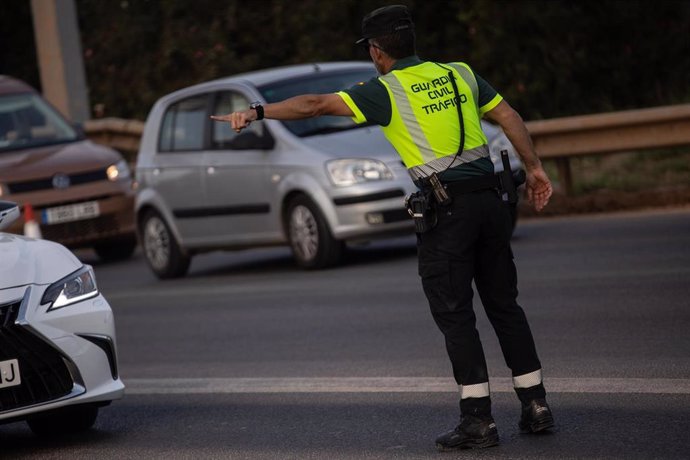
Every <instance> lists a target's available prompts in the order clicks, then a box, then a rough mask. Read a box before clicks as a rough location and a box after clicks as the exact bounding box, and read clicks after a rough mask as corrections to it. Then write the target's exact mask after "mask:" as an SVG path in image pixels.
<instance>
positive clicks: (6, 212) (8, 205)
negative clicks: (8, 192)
mask: <svg viewBox="0 0 690 460" xmlns="http://www.w3.org/2000/svg"><path fill="white" fill-rule="evenodd" d="M19 214H20V213H19V206H18V205H17V203H13V202H11V201H0V230H4V229H6V228H8V227H9V226H10V224H11V223H12V222H14V221H15V220H17V218H18V217H19Z"/></svg>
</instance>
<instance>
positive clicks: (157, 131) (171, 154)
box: [135, 62, 509, 278]
mask: <svg viewBox="0 0 690 460" xmlns="http://www.w3.org/2000/svg"><path fill="white" fill-rule="evenodd" d="M374 75H376V71H375V69H374V67H373V65H372V64H371V63H365V62H341V63H327V64H309V65H298V66H289V67H282V68H276V69H271V70H264V71H258V72H252V73H246V74H241V75H236V76H233V77H229V78H224V79H221V80H215V81H211V82H207V83H203V84H199V85H195V86H192V87H189V88H185V89H182V90H179V91H176V92H174V93H172V94H169V95H167V96H165V97H163V98H161V99H160V100H158V101H157V102H156V104H155V105H154V106H153V108H152V109H151V112H150V114H149V116H148V119H147V121H146V127H145V129H144V134H143V136H142V140H141V146H140V151H139V155H138V158H137V166H136V180H137V182H138V191H137V197H136V205H135V207H136V215H137V229H138V233H139V237H140V241H141V243H142V245H143V249H144V254H145V256H146V260H147V262H148V264H149V266H150V267H151V269H152V270H153V272H154V273H155V274H156V275H157V276H158V277H160V278H171V277H176V276H182V275H184V274H185V273H186V271H187V269H188V267H189V263H190V258H191V256H193V255H194V254H198V253H201V252H205V251H211V250H216V249H238V248H248V247H257V246H268V245H282V244H289V245H290V247H291V249H292V252H293V254H294V257H295V259H296V261H297V263H298V264H299V265H300V266H301V267H304V268H322V267H327V266H331V265H335V264H337V263H338V262H339V260H340V259H341V256H342V254H343V250H344V248H345V244H346V242H352V241H367V240H371V239H374V238H381V237H389V236H394V235H400V234H409V233H411V232H412V230H413V225H412V220H411V219H410V217H409V215H408V213H407V211H406V209H405V208H404V205H403V201H404V197H405V195H407V194H408V193H410V192H413V191H415V190H416V189H415V186H414V185H413V184H412V181H411V179H410V177H409V175H408V173H407V171H406V169H405V167H404V165H403V163H402V162H401V160H400V158H399V156H398V155H397V154H396V153H395V151H394V150H393V148H392V147H391V145H390V144H389V143H388V141H387V140H386V139H385V137H384V136H383V133H382V132H381V130H380V129H379V128H378V127H377V126H367V125H357V124H355V123H354V122H353V121H352V120H350V119H349V118H345V117H334V116H324V117H319V118H314V119H308V120H299V121H277V120H264V121H262V122H255V123H252V125H251V126H250V127H249V128H248V129H246V130H244V131H242V133H240V134H237V133H235V132H234V131H233V130H232V129H231V128H230V126H229V124H227V123H217V122H213V121H212V120H210V118H209V116H210V115H212V114H226V113H229V112H232V111H236V110H244V109H246V108H247V107H248V106H249V104H250V103H251V102H253V101H261V102H264V103H271V102H276V101H280V100H283V99H286V98H288V97H291V96H295V95H298V94H304V93H331V92H335V91H338V90H340V89H343V88H348V87H350V86H352V85H354V84H356V83H358V82H361V81H366V80H368V79H370V78H371V77H372V76H374ZM493 137H494V138H502V139H505V136H504V135H503V134H502V133H501V132H500V130H499V131H497V132H496V135H495V136H493ZM495 142H496V141H495V140H492V143H495ZM501 142H502V144H501V145H503V144H505V143H506V142H503V140H501ZM508 145H509V144H508Z"/></svg>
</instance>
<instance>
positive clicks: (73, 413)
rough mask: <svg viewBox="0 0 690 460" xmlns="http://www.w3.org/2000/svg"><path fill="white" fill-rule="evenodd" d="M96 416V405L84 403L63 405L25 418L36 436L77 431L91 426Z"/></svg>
mask: <svg viewBox="0 0 690 460" xmlns="http://www.w3.org/2000/svg"><path fill="white" fill-rule="evenodd" d="M96 417H98V406H95V405H92V404H84V405H80V406H71V407H63V408H61V409H56V410H52V411H49V412H45V413H42V414H38V415H35V416H33V417H30V418H28V419H27V421H26V423H27V424H28V425H29V428H31V431H33V432H34V434H36V435H38V436H51V437H52V436H59V435H64V434H71V433H79V432H82V431H86V430H88V429H90V428H91V427H93V425H94V423H96Z"/></svg>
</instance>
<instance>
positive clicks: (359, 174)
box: [326, 158, 393, 187]
mask: <svg viewBox="0 0 690 460" xmlns="http://www.w3.org/2000/svg"><path fill="white" fill-rule="evenodd" d="M326 169H327V170H328V174H329V175H330V177H331V181H333V183H334V184H335V185H337V186H339V187H344V186H347V185H354V184H361V183H363V182H373V181H380V180H391V179H393V173H392V172H391V170H390V169H388V166H386V165H385V164H384V163H383V162H381V161H378V160H369V159H354V158H353V159H344V160H331V161H329V162H328V163H326Z"/></svg>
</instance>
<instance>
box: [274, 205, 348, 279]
mask: <svg viewBox="0 0 690 460" xmlns="http://www.w3.org/2000/svg"><path fill="white" fill-rule="evenodd" d="M286 226H287V233H288V239H289V241H290V247H291V248H292V253H293V254H294V256H295V260H296V261H297V263H298V264H299V265H300V266H301V267H303V268H325V267H329V266H331V265H335V264H337V263H338V262H339V261H340V258H341V256H342V253H343V248H344V243H343V242H342V241H338V240H336V239H335V238H334V237H333V235H332V234H331V231H330V229H329V228H328V223H327V222H326V219H325V218H324V217H323V215H322V214H321V211H320V210H319V208H318V207H317V206H316V205H315V204H314V203H313V202H312V201H311V200H310V199H309V198H308V197H307V196H306V195H298V196H297V197H295V198H294V199H293V200H292V201H291V202H290V204H289V206H288V209H287V217H286Z"/></svg>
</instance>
